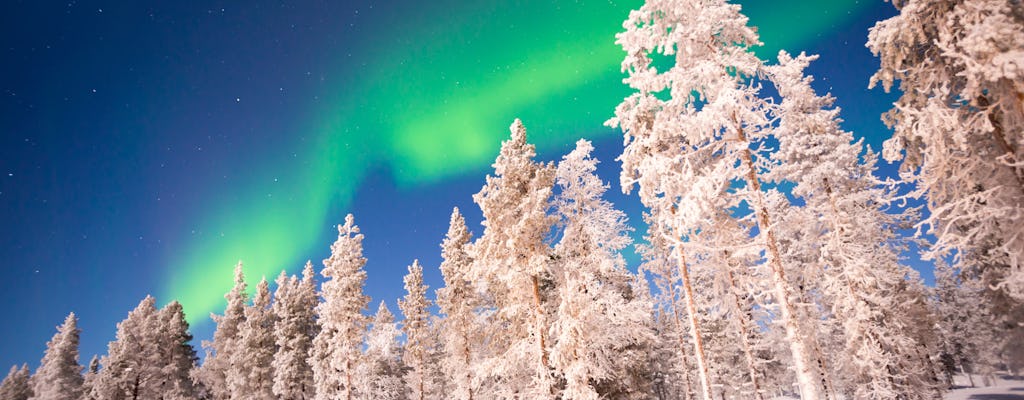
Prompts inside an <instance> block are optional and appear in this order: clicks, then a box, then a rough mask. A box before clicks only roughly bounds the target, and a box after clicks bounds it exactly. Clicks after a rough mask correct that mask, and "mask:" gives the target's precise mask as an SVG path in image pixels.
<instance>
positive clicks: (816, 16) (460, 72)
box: [161, 0, 863, 324]
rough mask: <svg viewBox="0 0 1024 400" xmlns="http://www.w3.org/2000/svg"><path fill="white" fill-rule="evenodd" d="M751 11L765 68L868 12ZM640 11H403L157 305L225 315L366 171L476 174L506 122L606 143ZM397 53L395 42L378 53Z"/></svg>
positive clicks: (297, 261)
mask: <svg viewBox="0 0 1024 400" xmlns="http://www.w3.org/2000/svg"><path fill="white" fill-rule="evenodd" d="M746 3H748V4H745V5H744V13H745V14H747V15H748V16H749V17H750V19H751V24H753V25H756V26H759V28H760V29H759V31H760V34H761V38H762V41H763V42H764V43H766V47H764V48H762V49H759V50H758V53H759V55H761V56H762V57H765V58H774V56H775V54H776V53H777V52H778V49H779V48H787V49H791V50H792V51H793V52H799V49H800V46H804V45H806V44H807V43H809V42H811V41H812V40H814V39H815V37H816V35H817V34H819V33H821V32H824V31H827V30H828V29H829V28H830V27H833V26H835V25H837V24H838V23H840V22H841V21H842V20H843V19H845V18H847V17H849V16H850V15H852V14H854V13H856V11H858V9H859V8H860V7H863V6H861V5H859V4H858V2H857V1H856V0H841V1H831V2H825V3H820V2H816V1H808V0H800V1H797V0H789V1H773V2H757V1H751V2H746ZM638 6H639V2H638V1H636V2H629V3H625V4H619V5H615V4H610V3H609V2H594V3H584V4H580V3H578V2H577V3H567V4H564V5H558V4H553V3H552V2H548V1H527V2H518V3H515V4H491V3H488V4H487V5H471V6H469V7H476V8H479V9H478V10H470V11H464V12H463V13H462V14H458V13H456V14H452V13H451V11H452V10H437V9H433V8H430V7H425V9H424V10H415V11H411V12H417V11H422V12H423V13H427V14H431V15H429V16H426V15H425V16H423V17H422V18H421V22H420V23H419V24H418V25H419V26H415V27H406V28H409V29H404V30H402V32H404V34H399V33H397V32H394V31H391V30H389V31H386V32H380V39H378V40H379V41H380V42H381V43H382V45H381V46H378V47H371V48H368V49H367V50H366V53H367V54H361V55H359V57H355V58H356V59H360V60H372V62H368V63H367V65H365V66H363V65H360V66H358V67H356V66H350V67H348V68H347V72H348V73H351V74H354V75H356V76H358V79H353V81H354V82H357V83H356V84H353V85H348V86H347V87H340V88H338V91H337V92H338V97H337V98H336V99H334V100H333V101H331V102H330V104H331V105H332V107H330V108H327V109H325V110H323V111H322V113H321V114H322V115H323V120H322V121H321V122H320V123H318V124H314V126H316V127H317V128H316V129H315V132H314V133H313V137H314V140H312V141H311V143H310V144H309V145H308V146H309V147H308V148H306V149H302V150H301V151H300V153H299V160H293V161H296V162H294V164H293V165H283V164H285V163H284V162H280V161H279V162H275V164H274V165H273V166H272V167H273V168H274V169H276V170H278V171H283V173H282V174H281V175H282V176H287V177H290V178H286V179H284V182H283V183H281V184H280V185H279V186H274V187H272V188H271V189H269V190H268V186H267V185H266V184H265V183H249V184H246V185H244V186H243V187H240V188H228V189H232V191H233V192H234V193H237V194H238V195H239V197H237V198H235V199H232V200H225V201H222V202H221V203H220V204H213V205H211V206H210V207H209V211H208V212H207V215H203V216H202V217H204V218H198V219H197V220H198V221H201V222H200V224H201V225H200V226H201V228H202V231H201V235H197V236H196V237H194V238H193V239H192V240H191V241H190V243H189V244H188V245H187V246H186V248H185V249H184V250H185V251H184V252H182V253H180V254H179V255H178V256H176V257H173V258H172V259H171V260H170V265H172V266H173V268H171V269H169V270H168V271H167V285H166V287H165V288H164V290H163V293H162V294H161V298H177V299H179V300H180V301H181V303H182V304H183V306H184V307H185V309H186V311H187V315H188V319H189V323H191V324H197V323H203V322H205V321H209V319H208V318H207V315H208V314H209V313H210V312H212V311H215V310H217V311H219V310H221V309H222V308H223V304H224V300H223V297H222V296H223V293H225V292H227V291H228V290H229V289H230V286H231V273H232V267H233V266H234V264H235V263H236V262H237V261H238V260H244V261H245V272H246V276H247V279H248V280H250V281H251V283H254V282H255V281H257V280H258V279H259V278H260V277H261V276H267V277H268V278H270V277H272V276H274V275H276V273H277V272H278V271H280V270H281V269H285V268H287V269H291V270H294V269H297V268H298V267H300V266H301V261H302V260H303V259H304V258H305V257H308V256H309V255H310V254H318V252H319V251H320V250H322V249H321V247H324V248H325V247H326V246H327V245H328V244H327V243H317V242H316V241H317V236H318V235H319V234H320V232H319V231H320V229H321V228H322V227H323V226H324V225H325V223H326V222H329V221H340V219H341V215H328V213H329V212H331V211H334V210H339V209H341V210H343V209H345V208H346V207H347V206H348V204H349V203H350V201H351V199H352V198H353V196H354V194H355V190H356V189H357V188H358V186H359V183H360V181H361V180H362V179H363V177H364V176H365V174H366V173H367V171H368V170H369V169H370V168H372V167H374V166H386V167H387V168H388V169H389V170H390V171H391V172H392V174H393V175H394V178H395V180H396V181H397V183H398V184H399V185H400V186H402V187H409V186H412V185H428V184H434V183H438V182H441V181H443V180H445V179H447V178H450V177H454V176H458V175H460V174H466V173H475V172H474V171H484V170H485V169H486V167H487V165H489V163H490V162H491V161H492V160H493V158H494V153H495V152H496V151H497V149H498V146H499V144H500V141H501V140H502V139H503V138H505V137H506V136H507V134H508V130H507V128H508V124H509V123H510V122H511V120H512V119H513V118H514V117H519V118H522V119H523V121H524V122H525V123H526V124H527V126H528V127H529V128H530V133H531V141H533V142H535V143H536V144H537V145H538V146H539V147H540V149H541V150H542V151H543V150H544V149H545V148H552V147H553V146H558V145H562V144H565V143H571V142H573V141H575V140H576V139H578V138H580V137H583V136H591V137H592V136H594V135H595V134H612V133H613V132H612V131H611V130H608V129H605V128H603V127H602V123H603V122H604V121H605V120H606V119H607V118H608V117H609V116H611V114H612V111H613V109H614V106H615V104H617V103H618V102H619V100H620V99H621V98H622V97H623V96H625V95H626V94H627V93H628V90H627V89H626V88H625V87H624V85H622V83H621V79H622V76H623V75H622V74H621V73H620V72H619V63H620V61H621V59H622V54H621V50H620V49H619V48H618V46H616V45H615V44H614V35H615V33H617V32H618V31H619V30H620V29H621V25H622V21H623V20H624V19H625V18H626V15H627V14H628V12H629V10H630V9H633V8H636V7H638ZM424 21H425V22H424ZM413 25H415V24H413ZM382 29H383V28H382ZM395 43H400V44H403V45H401V46H393V45H392V46H391V47H388V45H383V44H395ZM371 45H372V44H371ZM269 168H270V166H262V167H260V168H259V169H257V171H269V170H270V169H269ZM216 189H221V188H216ZM268 194H270V196H268Z"/></svg>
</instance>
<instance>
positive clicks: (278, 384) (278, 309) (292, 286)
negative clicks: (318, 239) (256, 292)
mask: <svg viewBox="0 0 1024 400" xmlns="http://www.w3.org/2000/svg"><path fill="white" fill-rule="evenodd" d="M313 274H314V272H313V264H312V263H311V262H308V261H307V262H306V266H305V267H304V268H303V269H302V280H299V279H298V278H296V277H294V276H293V277H290V278H289V277H287V276H285V274H284V272H283V271H282V272H281V276H279V277H278V278H277V290H276V291H275V292H274V304H273V306H272V307H273V312H274V316H275V318H276V319H277V323H276V324H275V325H274V343H275V344H276V345H277V352H276V353H275V354H274V361H273V371H274V386H273V391H274V394H275V395H276V396H277V397H278V398H279V399H282V400H310V399H312V398H313V395H314V392H313V369H312V367H310V365H309V361H308V359H309V355H310V349H311V348H312V346H313V337H315V336H316V332H317V330H318V327H317V324H316V314H315V310H316V305H317V302H318V299H317V294H316V282H315V281H314V276H313Z"/></svg>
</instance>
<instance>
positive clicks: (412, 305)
mask: <svg viewBox="0 0 1024 400" xmlns="http://www.w3.org/2000/svg"><path fill="white" fill-rule="evenodd" d="M403 281H404V282H405V292H406V295H405V298H404V299H402V300H400V301H399V302H398V308H399V309H401V310H402V316H403V317H404V318H405V319H404V320H403V321H402V331H403V332H404V333H405V351H404V352H403V360H404V361H405V365H406V366H407V367H409V370H408V373H407V374H406V376H405V381H406V384H407V385H408V386H409V398H410V399H413V400H424V399H425V398H426V396H427V393H428V392H429V390H430V388H429V387H428V382H427V379H428V377H427V369H428V368H429V366H428V365H427V362H428V359H427V356H428V355H429V354H428V353H429V350H430V349H428V348H427V344H428V343H427V342H428V336H429V334H430V332H429V329H430V327H429V326H428V325H427V322H428V318H429V317H430V311H429V310H428V308H429V307H430V301H429V300H427V285H425V284H424V283H423V267H422V266H420V262H419V260H413V262H412V265H410V266H409V273H408V274H406V275H405V278H403Z"/></svg>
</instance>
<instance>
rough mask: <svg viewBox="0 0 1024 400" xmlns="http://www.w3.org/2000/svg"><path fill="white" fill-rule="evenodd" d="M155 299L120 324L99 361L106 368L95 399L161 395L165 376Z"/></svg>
mask: <svg viewBox="0 0 1024 400" xmlns="http://www.w3.org/2000/svg"><path fill="white" fill-rule="evenodd" d="M155 303H156V299H154V298H153V297H152V296H146V298H145V299H143V300H142V302H140V303H139V305H138V306H137V307H136V308H135V309H134V310H132V311H131V312H129V313H128V317H127V318H125V319H124V320H123V321H121V322H120V323H118V324H117V336H116V339H115V340H114V341H112V342H110V344H109V345H108V346H107V355H105V356H103V358H101V359H100V364H102V365H103V367H102V368H101V369H100V372H99V374H98V375H97V376H96V383H95V385H94V386H93V388H92V395H91V396H92V397H93V398H95V399H98V400H126V399H132V400H136V399H145V398H154V397H157V396H158V393H159V389H160V385H161V384H162V383H163V382H162V380H161V379H160V377H161V375H162V371H161V367H160V366H161V364H162V363H160V362H159V358H160V357H159V350H158V346H159V343H158V342H157V341H156V340H154V339H155V337H154V336H155V332H156V331H157V330H158V329H159V325H160V324H159V318H158V315H157V313H158V311H157V309H156V306H155Z"/></svg>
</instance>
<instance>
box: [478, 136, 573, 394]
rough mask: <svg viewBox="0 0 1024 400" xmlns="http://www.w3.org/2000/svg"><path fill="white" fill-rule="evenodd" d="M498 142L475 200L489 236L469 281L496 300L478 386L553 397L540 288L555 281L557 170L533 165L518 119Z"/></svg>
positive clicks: (482, 242) (480, 241) (484, 238)
mask: <svg viewBox="0 0 1024 400" xmlns="http://www.w3.org/2000/svg"><path fill="white" fill-rule="evenodd" d="M511 131H512V136H511V137H510V138H509V140H506V141H505V142H503V143H502V144H501V151H500V153H499V155H498V158H497V159H496V160H495V161H494V165H493V166H494V173H495V175H494V176H487V184H486V185H484V187H483V188H482V189H480V192H479V193H477V194H475V195H473V201H474V202H476V203H477V204H478V205H479V206H480V211H481V212H482V213H483V216H484V221H483V222H482V223H483V225H484V233H483V235H481V236H480V238H479V239H477V240H476V242H474V243H473V246H472V252H471V254H472V257H473V267H472V268H471V270H470V271H471V274H470V276H471V277H472V279H473V280H474V281H475V282H476V283H477V284H479V285H481V290H482V291H484V292H486V293H487V295H488V296H489V298H490V301H492V302H493V304H491V306H492V307H493V312H492V313H490V314H489V315H487V316H486V319H487V320H486V321H485V323H484V324H485V326H486V327H488V330H487V331H486V332H483V334H484V335H486V336H487V337H488V338H489V343H488V344H489V346H490V348H489V349H488V350H487V352H488V354H487V355H486V356H487V357H486V359H484V360H482V361H481V363H480V364H479V369H478V371H479V372H480V373H481V375H480V376H477V377H476V378H477V380H478V382H480V383H481V384H483V383H484V382H483V381H484V380H487V381H489V382H487V383H486V385H483V386H486V387H484V388H482V389H484V390H486V393H482V396H483V397H484V398H494V399H511V398H533V399H548V398H552V397H553V396H554V394H555V390H556V388H555V379H554V377H553V375H552V371H551V366H550V361H549V356H548V346H549V343H547V336H548V329H549V318H548V315H547V310H546V308H547V305H546V304H545V303H546V302H545V295H546V292H547V290H546V289H544V288H542V286H543V285H546V283H547V282H549V281H550V280H551V274H550V271H549V260H550V247H549V246H548V245H547V244H546V243H545V238H546V237H547V235H548V232H550V231H551V227H552V225H553V222H554V217H553V216H551V215H550V214H548V212H547V211H548V208H549V207H550V198H551V188H552V184H553V183H554V178H555V168H554V166H552V165H550V164H542V163H539V162H537V161H534V159H533V158H534V156H535V155H536V150H535V149H534V146H533V145H532V144H528V143H527V142H526V128H524V127H523V124H522V122H520V121H519V120H518V119H517V120H515V122H513V123H512V126H511Z"/></svg>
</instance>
